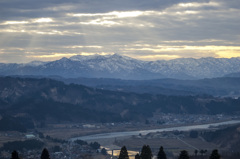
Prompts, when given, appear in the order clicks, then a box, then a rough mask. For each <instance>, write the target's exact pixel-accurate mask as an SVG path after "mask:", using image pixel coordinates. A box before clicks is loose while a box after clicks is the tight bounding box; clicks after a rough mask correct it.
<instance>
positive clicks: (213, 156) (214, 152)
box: [209, 149, 221, 159]
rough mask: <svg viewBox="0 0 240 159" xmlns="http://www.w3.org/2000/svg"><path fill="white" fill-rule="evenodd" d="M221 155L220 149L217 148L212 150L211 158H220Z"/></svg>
mask: <svg viewBox="0 0 240 159" xmlns="http://www.w3.org/2000/svg"><path fill="white" fill-rule="evenodd" d="M220 158H221V156H220V155H219V154H218V150H217V149H215V150H213V151H212V154H211V155H210V157H209V159H220Z"/></svg>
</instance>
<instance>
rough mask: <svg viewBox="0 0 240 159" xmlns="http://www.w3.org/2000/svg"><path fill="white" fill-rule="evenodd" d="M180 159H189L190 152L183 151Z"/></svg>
mask: <svg viewBox="0 0 240 159" xmlns="http://www.w3.org/2000/svg"><path fill="white" fill-rule="evenodd" d="M178 159H189V155H188V152H187V151H186V150H183V151H181V153H180V155H179V157H178Z"/></svg>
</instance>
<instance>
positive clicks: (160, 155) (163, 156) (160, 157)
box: [157, 146, 167, 159]
mask: <svg viewBox="0 0 240 159" xmlns="http://www.w3.org/2000/svg"><path fill="white" fill-rule="evenodd" d="M157 158H158V159H167V157H166V153H165V152H164V150H163V147H162V146H161V147H160V149H159V152H158V156H157Z"/></svg>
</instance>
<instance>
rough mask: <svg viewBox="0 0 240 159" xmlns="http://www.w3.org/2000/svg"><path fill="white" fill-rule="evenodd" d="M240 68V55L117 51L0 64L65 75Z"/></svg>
mask: <svg viewBox="0 0 240 159" xmlns="http://www.w3.org/2000/svg"><path fill="white" fill-rule="evenodd" d="M235 72H240V58H231V59H227V58H211V57H209V58H201V59H193V58H182V59H174V60H169V61H165V60H159V61H141V60H137V59H133V58H130V57H127V56H120V55H118V54H114V55H107V56H100V55H94V56H81V55H77V56H72V57H70V58H62V59H60V60H56V61H51V62H41V61H37V62H36V61H35V62H31V63H28V64H3V63H2V64H0V75H40V76H49V75H58V76H62V77H65V78H70V77H71V78H74V77H89V78H121V79H157V78H177V79H201V78H213V77H222V76H224V75H226V74H231V73H235Z"/></svg>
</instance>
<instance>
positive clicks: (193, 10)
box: [0, 0, 240, 63]
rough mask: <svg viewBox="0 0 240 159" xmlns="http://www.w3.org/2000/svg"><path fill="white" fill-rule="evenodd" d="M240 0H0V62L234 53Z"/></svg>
mask: <svg viewBox="0 0 240 159" xmlns="http://www.w3.org/2000/svg"><path fill="white" fill-rule="evenodd" d="M239 17H240V2H239V0H228V1H226V0H182V1H179V0H159V1H157V0H149V1H143V0H131V1H129V0H121V1H117V0H91V1H86V0H69V1H63V0H54V1H48V0H42V1H36V0H21V1H19V0H11V1H8V0H2V1H0V62H6V63H9V62H18V63H22V62H29V61H33V60H41V61H50V60H56V59H60V58H62V57H71V56H74V55H80V54H81V55H92V54H95V53H97V54H101V55H106V54H113V53H119V54H120V55H126V56H130V57H133V58H138V59H141V60H158V59H175V58H188V57H193V58H200V57H217V58H219V57H227V58H230V57H237V56H240V30H239V26H240V18H239Z"/></svg>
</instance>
